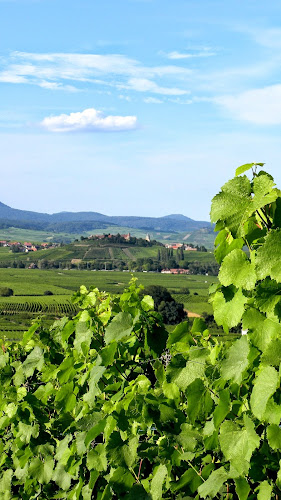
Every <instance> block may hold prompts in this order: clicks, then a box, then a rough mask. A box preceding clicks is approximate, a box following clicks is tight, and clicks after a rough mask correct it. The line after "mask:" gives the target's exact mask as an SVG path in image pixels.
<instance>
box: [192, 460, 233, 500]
mask: <svg viewBox="0 0 281 500" xmlns="http://www.w3.org/2000/svg"><path fill="white" fill-rule="evenodd" d="M227 479H228V474H227V472H226V470H225V469H224V467H220V468H219V469H216V470H214V471H213V472H212V474H211V475H210V476H209V477H208V479H207V481H205V482H204V483H203V484H201V486H199V488H198V493H199V495H200V497H202V498H207V497H210V498H214V497H215V496H216V495H217V493H218V492H219V491H220V489H221V487H222V486H223V485H224V483H225V482H226V481H227Z"/></svg>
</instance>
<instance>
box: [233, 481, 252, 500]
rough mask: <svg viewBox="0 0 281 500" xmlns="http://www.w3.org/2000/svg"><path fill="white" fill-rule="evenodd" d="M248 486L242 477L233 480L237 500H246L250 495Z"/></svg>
mask: <svg viewBox="0 0 281 500" xmlns="http://www.w3.org/2000/svg"><path fill="white" fill-rule="evenodd" d="M250 489H251V488H250V486H249V483H248V481H247V479H245V478H244V477H238V478H237V479H235V490H236V493H237V495H238V498H239V500H247V498H248V496H249V493H250Z"/></svg>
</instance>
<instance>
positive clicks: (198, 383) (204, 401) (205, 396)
mask: <svg viewBox="0 0 281 500" xmlns="http://www.w3.org/2000/svg"><path fill="white" fill-rule="evenodd" d="M186 393H187V396H186V397H187V405H188V406H187V414H188V417H189V419H190V421H191V422H195V420H198V419H199V420H200V419H203V418H204V417H206V415H207V414H208V413H209V412H210V411H211V408H212V405H213V400H212V398H211V396H210V394H209V391H208V390H207V389H206V387H205V385H204V384H203V382H202V380H201V379H196V380H194V382H192V384H190V386H189V387H188V390H187V391H186Z"/></svg>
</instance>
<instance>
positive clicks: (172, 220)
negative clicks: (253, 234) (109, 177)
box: [0, 202, 212, 233]
mask: <svg viewBox="0 0 281 500" xmlns="http://www.w3.org/2000/svg"><path fill="white" fill-rule="evenodd" d="M112 225H116V226H124V227H128V228H134V229H142V230H144V231H147V232H149V231H160V232H175V233H178V232H185V231H186V232H193V231H197V230H199V229H202V228H208V229H211V228H212V225H211V223H210V222H207V221H195V220H193V219H190V218H189V217H186V216H185V215H181V214H171V215H166V216H164V217H136V216H108V215H104V214H100V213H98V212H59V213H55V214H46V213H40V212H30V211H27V210H18V209H16V208H11V207H9V206H8V205H5V204H4V203H1V202H0V227H2V228H3V227H18V228H23V229H34V230H48V231H54V232H63V231H65V232H69V233H77V232H79V231H80V232H82V231H91V230H94V229H103V228H104V229H106V228H107V227H108V226H112Z"/></svg>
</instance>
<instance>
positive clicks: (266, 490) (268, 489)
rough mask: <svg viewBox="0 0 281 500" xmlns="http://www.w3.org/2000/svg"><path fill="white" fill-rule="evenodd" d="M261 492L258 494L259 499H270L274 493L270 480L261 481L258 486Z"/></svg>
mask: <svg viewBox="0 0 281 500" xmlns="http://www.w3.org/2000/svg"><path fill="white" fill-rule="evenodd" d="M258 490H259V492H258V495H257V500H270V499H271V493H272V485H271V484H269V482H268V481H263V482H262V483H260V486H259V488H258Z"/></svg>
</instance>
